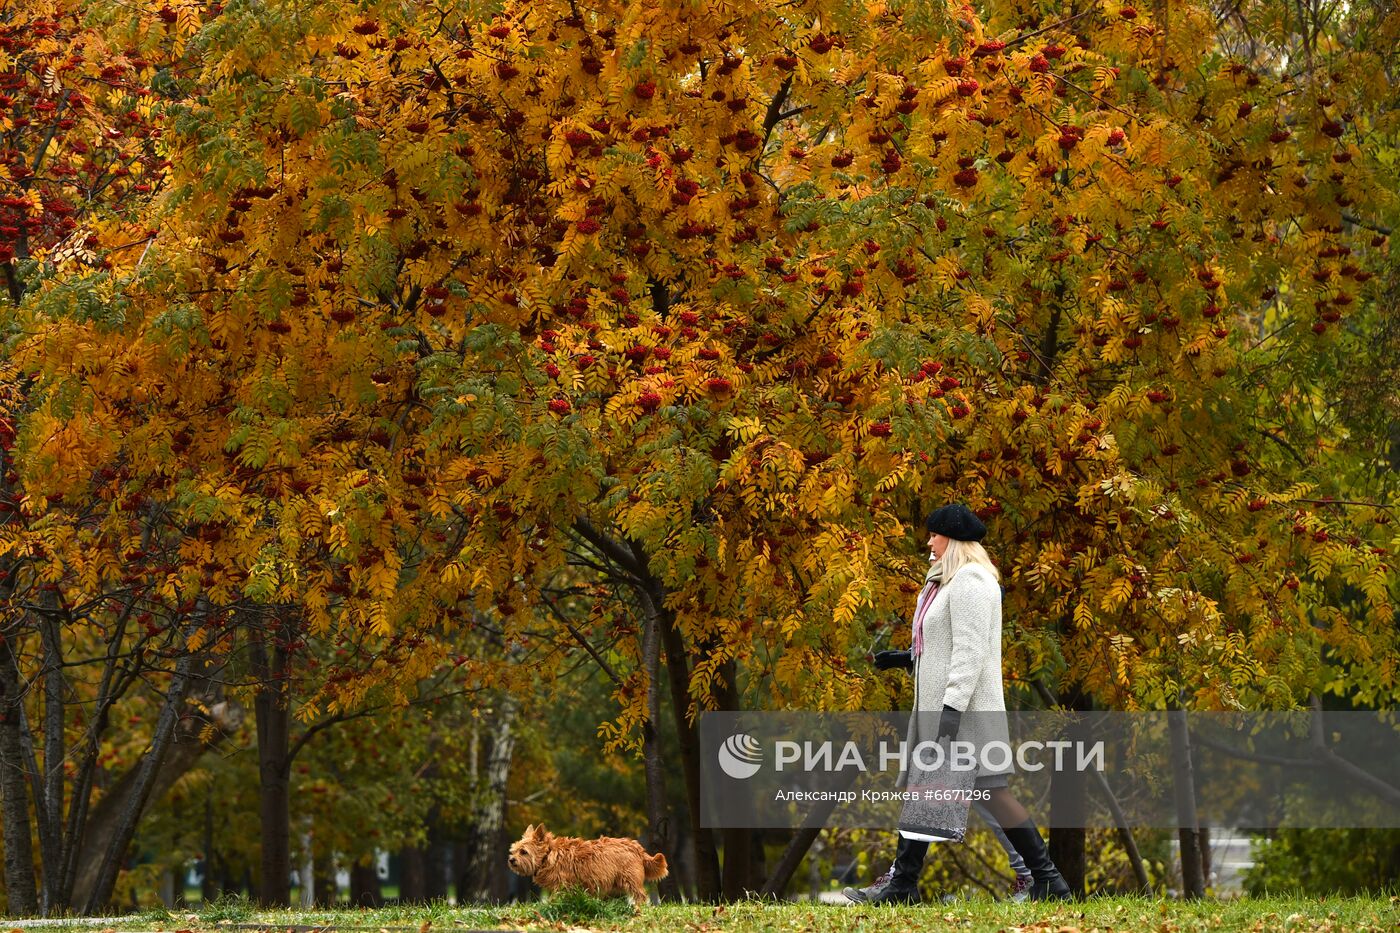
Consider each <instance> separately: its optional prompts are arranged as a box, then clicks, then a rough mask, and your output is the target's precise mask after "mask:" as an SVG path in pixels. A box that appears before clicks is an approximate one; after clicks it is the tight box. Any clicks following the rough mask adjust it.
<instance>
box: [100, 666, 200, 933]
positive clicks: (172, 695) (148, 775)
mask: <svg viewBox="0 0 1400 933" xmlns="http://www.w3.org/2000/svg"><path fill="white" fill-rule="evenodd" d="M193 667H194V656H193V655H191V654H189V653H185V654H183V655H181V657H180V659H179V660H178V661H176V662H175V673H174V675H173V676H172V677H171V678H170V688H169V691H168V692H167V693H166V696H165V703H164V704H162V706H161V710H160V717H159V718H158V719H157V720H156V727H155V732H154V734H153V735H152V736H151V745H150V748H149V750H148V751H147V752H146V753H145V754H144V755H143V756H142V758H141V762H140V764H138V765H137V766H136V767H135V768H133V769H132V770H131V771H130V772H129V773H128V775H127V777H129V778H130V780H129V781H128V782H126V787H125V788H124V789H125V791H126V793H125V794H124V795H123V796H122V797H121V798H120V803H119V805H116V806H113V807H112V808H110V812H111V813H112V821H111V823H110V833H109V834H108V836H107V844H106V846H105V847H103V848H102V849H100V850H98V851H101V852H102V858H101V861H100V862H99V863H97V865H96V871H95V873H94V874H93V876H92V886H91V889H90V891H89V893H88V897H87V900H86V902H84V903H83V912H84V913H87V914H95V913H97V912H98V911H99V910H101V909H102V908H103V907H105V906H106V905H107V902H108V901H109V900H111V897H112V889H113V888H114V887H115V886H116V883H117V873H118V872H119V871H120V870H121V865H122V862H123V861H124V860H125V859H126V850H127V848H128V847H129V846H130V845H131V840H132V838H133V837H134V836H135V835H136V824H137V822H138V821H139V820H140V819H141V815H142V814H143V813H144V812H145V810H146V804H147V803H149V802H150V799H151V795H152V791H154V790H155V788H156V785H157V783H158V779H159V778H160V777H161V774H162V770H163V766H164V765H165V762H166V759H167V757H169V755H170V750H171V746H172V745H173V744H174V743H175V726H176V724H177V723H178V722H179V720H180V717H181V716H183V715H184V707H185V694H186V691H187V690H188V689H189V685H190V674H191V671H192V669H193ZM191 744H192V745H194V746H195V748H194V753H193V755H191V756H190V759H189V761H188V764H186V766H185V767H184V768H182V769H181V773H183V772H184V771H186V770H188V769H189V767H190V766H191V765H193V764H194V759H197V758H198V757H199V754H200V752H202V751H203V749H202V748H201V747H200V746H199V742H198V741H197V740H196V741H195V742H193V743H191ZM170 783H174V776H172V777H171V781H170ZM167 786H168V785H167ZM107 799H108V798H104V800H103V802H104V803H105V802H106V800H107ZM93 816H94V819H96V816H97V814H96V813H94V814H93ZM95 843H96V839H95V838H94V834H93V833H91V832H89V834H88V844H89V845H94V844H95ZM94 848H96V846H95V845H94Z"/></svg>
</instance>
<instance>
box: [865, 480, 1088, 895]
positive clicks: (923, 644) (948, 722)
mask: <svg viewBox="0 0 1400 933" xmlns="http://www.w3.org/2000/svg"><path fill="white" fill-rule="evenodd" d="M924 524H925V526H926V527H927V529H928V531H929V539H928V545H929V551H930V554H929V557H930V566H929V571H928V575H927V576H926V577H925V578H924V588H923V590H922V591H921V592H920V593H919V599H918V602H917V603H916V606H915V610H914V631H913V639H912V645H911V647H910V650H908V651H882V652H880V653H879V654H877V655H875V666H876V667H878V668H880V669H881V670H889V669H891V668H895V667H903V668H905V669H907V670H909V671H911V672H912V673H913V675H914V712H913V715H912V716H911V718H910V745H909V747H910V748H912V747H914V745H915V744H917V739H918V738H919V737H918V736H917V735H916V732H917V724H918V722H919V721H920V720H921V719H924V718H925V717H927V716H928V715H929V714H936V715H937V722H938V728H937V731H938V735H937V738H938V739H939V740H940V741H942V740H944V739H949V740H951V739H956V738H957V737H958V734H959V731H960V729H962V714H963V713H964V712H969V711H972V712H975V713H983V714H988V713H999V714H1002V716H1001V717H994V716H987V715H983V716H977V717H973V718H975V719H977V720H978V723H977V724H976V729H977V731H979V732H981V733H983V734H982V735H981V736H980V738H981V740H982V741H986V740H987V739H988V736H987V735H986V732H987V731H988V728H989V726H990V728H991V731H996V732H1004V729H1005V719H1004V714H1005V712H1006V701H1005V698H1004V696H1003V692H1002V671H1001V586H1000V584H999V582H998V581H999V580H1000V574H999V573H998V572H997V568H996V565H995V564H993V563H992V559H991V557H990V556H989V555H988V554H987V551H986V549H985V548H984V547H982V545H981V543H980V542H981V540H982V538H983V537H984V536H985V535H986V533H987V527H986V526H985V525H984V524H982V521H981V520H980V519H978V517H977V516H976V515H974V514H972V512H971V510H969V509H968V508H967V507H966V506H963V505H945V506H943V507H942V508H940V509H937V510H936V511H934V512H933V513H932V514H931V515H929V516H928V519H927V520H926V521H925V523H924ZM983 720H989V721H990V723H985V722H983ZM998 721H999V722H1000V729H997V728H996V724H997V722H998ZM969 731H971V730H969ZM965 737H967V736H965ZM1009 772H1010V766H1009V765H1008V767H1007V769H1006V770H1005V771H999V772H998V771H988V770H983V769H979V770H978V773H977V778H976V781H975V783H974V785H973V786H974V788H975V789H976V790H977V791H979V792H985V793H986V794H987V796H986V798H985V799H984V801H983V802H984V803H985V811H984V812H986V813H988V814H990V815H991V816H992V818H993V819H995V820H996V822H997V823H998V824H1000V826H1001V828H1002V831H1003V832H1004V833H1005V834H1006V838H1007V839H1008V840H1009V841H1010V843H1011V846H1012V848H1013V849H1014V850H1015V851H1016V853H1017V854H1018V855H1019V856H1020V857H1021V861H1023V862H1024V863H1025V867H1026V869H1027V870H1028V871H1029V872H1030V875H1031V878H1032V881H1031V886H1030V898H1031V900H1049V899H1063V898H1068V897H1069V896H1070V890H1069V885H1068V884H1066V883H1065V880H1064V878H1062V877H1060V872H1059V870H1058V869H1057V868H1056V867H1055V863H1054V862H1052V861H1051V860H1050V853H1049V852H1048V851H1047V849H1046V846H1045V840H1044V839H1043V838H1041V835H1040V830H1039V829H1037V828H1036V825H1035V821H1034V820H1032V819H1031V817H1030V814H1029V813H1027V812H1026V808H1025V807H1023V806H1022V805H1021V802H1020V801H1019V800H1017V799H1016V798H1015V796H1013V795H1012V793H1011V791H1010V789H1009V788H1008V787H1007V774H1008V773H1009ZM980 809H982V808H979V810H980ZM921 835H922V838H920V836H921ZM928 847H929V837H928V836H927V835H923V834H917V833H916V834H913V837H911V836H910V835H907V834H906V831H904V830H901V831H900V836H899V846H898V848H897V850H896V853H895V860H894V865H893V866H892V871H891V872H887V873H886V874H887V876H888V880H886V878H884V877H882V878H881V879H880V880H881V881H883V882H884V883H883V885H881V884H880V883H879V882H877V883H876V884H875V885H872V886H871V887H869V888H864V889H848V892H847V896H848V897H850V899H851V900H852V901H855V902H864V903H915V902H917V901H918V900H919V884H918V882H919V871H920V869H921V868H922V867H923V863H924V856H925V855H927V854H928ZM852 891H854V892H855V893H854V894H853V893H851V892H852Z"/></svg>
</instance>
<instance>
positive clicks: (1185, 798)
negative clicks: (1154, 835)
mask: <svg viewBox="0 0 1400 933" xmlns="http://www.w3.org/2000/svg"><path fill="white" fill-rule="evenodd" d="M1167 728H1168V730H1169V731H1170V733H1171V743H1172V789H1173V792H1174V795H1175V798H1176V820H1177V827H1178V830H1177V836H1178V839H1179V840H1180V846H1181V893H1182V895H1183V896H1184V897H1186V898H1187V899H1188V900H1194V899H1196V898H1200V897H1204V896H1205V893H1206V881H1205V875H1204V874H1202V872H1201V868H1202V866H1201V843H1200V839H1199V838H1198V834H1197V832H1196V830H1197V829H1198V828H1199V827H1198V825H1197V820H1196V790H1195V782H1194V779H1193V777H1192V768H1191V737H1190V734H1189V732H1188V728H1187V725H1186V711H1185V710H1172V711H1170V712H1168V713H1167Z"/></svg>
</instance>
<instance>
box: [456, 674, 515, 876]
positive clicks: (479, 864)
mask: <svg viewBox="0 0 1400 933" xmlns="http://www.w3.org/2000/svg"><path fill="white" fill-rule="evenodd" d="M519 710H520V706H519V703H518V702H517V701H516V699H515V697H514V696H513V695H512V694H510V693H501V694H500V695H499V696H498V697H497V700H496V716H495V719H494V720H493V721H492V723H491V751H490V753H489V754H488V755H487V758H486V775H485V777H486V787H487V793H486V803H485V804H484V805H483V806H482V807H481V808H479V809H478V810H477V812H476V819H475V820H474V821H473V823H474V825H473V827H472V832H471V839H470V840H469V841H468V844H467V846H465V847H464V856H465V857H464V859H463V864H461V865H460V866H458V869H457V877H458V886H457V902H458V903H463V902H464V901H475V902H483V901H484V902H487V903H492V904H503V903H505V902H506V901H507V900H509V899H510V866H508V865H507V864H506V847H507V845H508V844H509V842H510V840H507V839H506V838H505V833H506V783H507V781H508V780H509V779H510V762H511V757H512V755H513V754H514V752H515V718H516V716H517V715H518V714H519Z"/></svg>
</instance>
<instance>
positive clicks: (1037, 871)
mask: <svg viewBox="0 0 1400 933" xmlns="http://www.w3.org/2000/svg"><path fill="white" fill-rule="evenodd" d="M1002 829H1003V830H1005V832H1006V838H1007V839H1010V840H1011V845H1012V847H1013V848H1015V849H1016V852H1017V853H1018V854H1019V855H1020V856H1021V858H1022V859H1024V860H1025V862H1026V868H1028V869H1030V873H1031V877H1032V878H1033V879H1035V880H1034V881H1033V882H1032V883H1031V900H1033V901H1050V900H1068V899H1069V898H1070V897H1071V896H1072V894H1071V892H1070V889H1069V885H1068V884H1067V883H1066V882H1065V879H1064V878H1063V877H1061V875H1060V870H1059V869H1058V868H1056V867H1055V863H1054V862H1052V861H1051V860H1050V850H1049V849H1048V848H1046V846H1045V840H1044V839H1042V838H1041V836H1040V830H1039V829H1036V826H1035V820H1026V821H1025V822H1024V823H1022V824H1021V825H1020V826H1003V827H1002Z"/></svg>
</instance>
